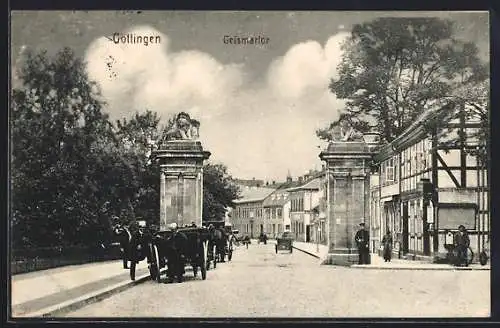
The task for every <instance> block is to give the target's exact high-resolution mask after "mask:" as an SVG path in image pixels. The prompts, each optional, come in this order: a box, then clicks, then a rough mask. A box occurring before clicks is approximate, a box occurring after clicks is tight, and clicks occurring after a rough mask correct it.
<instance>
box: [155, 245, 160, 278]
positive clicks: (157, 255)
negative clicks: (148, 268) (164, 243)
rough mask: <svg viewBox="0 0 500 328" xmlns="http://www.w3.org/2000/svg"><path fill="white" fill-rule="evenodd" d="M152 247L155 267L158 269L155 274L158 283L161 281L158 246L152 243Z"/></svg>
mask: <svg viewBox="0 0 500 328" xmlns="http://www.w3.org/2000/svg"><path fill="white" fill-rule="evenodd" d="M153 249H154V258H155V261H156V264H157V268H158V271H157V274H156V281H157V282H158V283H160V282H161V267H160V255H159V253H158V246H156V245H154V246H153Z"/></svg>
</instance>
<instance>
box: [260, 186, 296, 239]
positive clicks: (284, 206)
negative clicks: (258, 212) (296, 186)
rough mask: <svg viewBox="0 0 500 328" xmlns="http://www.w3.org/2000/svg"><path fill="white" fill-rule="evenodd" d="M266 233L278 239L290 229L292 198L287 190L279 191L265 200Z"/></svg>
mask: <svg viewBox="0 0 500 328" xmlns="http://www.w3.org/2000/svg"><path fill="white" fill-rule="evenodd" d="M263 206H264V222H265V223H264V232H265V233H266V234H267V236H268V237H269V238H276V237H277V236H278V235H279V234H281V233H282V232H283V231H284V230H285V229H286V227H287V226H288V228H289V225H290V224H289V217H290V197H289V194H288V192H287V190H286V189H285V190H283V189H278V190H276V191H275V192H273V193H272V194H270V195H269V196H267V197H266V199H265V200H264V204H263Z"/></svg>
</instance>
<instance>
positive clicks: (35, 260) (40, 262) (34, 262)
mask: <svg viewBox="0 0 500 328" xmlns="http://www.w3.org/2000/svg"><path fill="white" fill-rule="evenodd" d="M120 257H121V256H120V246H119V245H117V244H111V245H109V246H106V247H96V246H94V247H89V246H71V247H50V248H48V247H47V248H33V249H13V250H12V252H11V262H10V264H11V265H10V269H11V274H19V273H26V272H32V271H38V270H45V269H50V268H56V267H61V266H65V265H76V264H84V263H92V262H101V261H111V260H118V259H120Z"/></svg>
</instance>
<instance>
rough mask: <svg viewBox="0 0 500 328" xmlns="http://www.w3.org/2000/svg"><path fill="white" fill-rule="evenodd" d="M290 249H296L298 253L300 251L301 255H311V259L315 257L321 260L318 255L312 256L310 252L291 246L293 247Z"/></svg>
mask: <svg viewBox="0 0 500 328" xmlns="http://www.w3.org/2000/svg"><path fill="white" fill-rule="evenodd" d="M292 248H294V249H296V250H298V251H301V252H302V253H306V254H307V255H311V256H313V257H315V258H317V259H320V258H321V257H320V256H318V255H316V254H313V253H311V252H308V251H305V250H303V249H300V248H297V247H295V246H293V245H292Z"/></svg>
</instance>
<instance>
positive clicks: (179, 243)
mask: <svg viewBox="0 0 500 328" xmlns="http://www.w3.org/2000/svg"><path fill="white" fill-rule="evenodd" d="M169 228H170V231H171V233H172V235H171V236H170V237H169V238H168V239H167V243H166V245H167V247H166V249H165V251H166V254H165V255H166V257H167V261H168V269H167V276H168V281H169V282H173V280H174V278H177V280H178V282H182V281H183V275H184V272H185V270H184V266H185V256H186V254H187V253H188V248H187V247H188V238H187V236H186V234H184V233H183V232H181V231H179V230H178V228H177V224H175V223H173V224H171V225H170V226H169Z"/></svg>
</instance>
